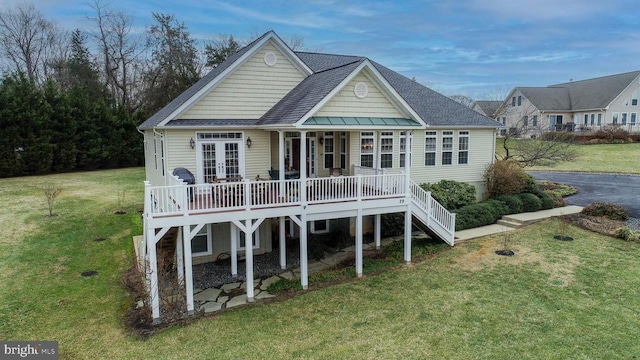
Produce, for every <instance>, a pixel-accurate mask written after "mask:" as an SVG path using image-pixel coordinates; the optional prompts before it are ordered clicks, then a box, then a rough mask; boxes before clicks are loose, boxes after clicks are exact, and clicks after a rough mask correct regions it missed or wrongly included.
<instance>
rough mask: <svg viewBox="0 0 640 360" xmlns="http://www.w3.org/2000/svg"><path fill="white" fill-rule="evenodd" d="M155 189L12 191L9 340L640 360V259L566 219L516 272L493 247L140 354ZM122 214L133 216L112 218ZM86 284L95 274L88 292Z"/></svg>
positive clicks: (449, 255) (95, 350) (137, 185)
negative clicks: (145, 196) (146, 245)
mask: <svg viewBox="0 0 640 360" xmlns="http://www.w3.org/2000/svg"><path fill="white" fill-rule="evenodd" d="M598 146H600V145H598ZM625 146H628V145H625ZM592 147H593V148H596V147H594V146H590V147H589V148H592ZM143 177H144V171H143V170H142V169H124V170H112V171H99V172H89V173H75V174H63V175H53V176H43V177H29V178H15V179H0V203H2V204H3V206H4V207H5V209H4V210H5V211H3V212H2V214H3V215H0V216H1V224H2V226H0V274H1V275H0V276H1V281H0V324H2V326H1V327H0V338H2V339H4V340H57V341H59V342H60V355H61V358H72V359H76V358H79V359H80V358H87V359H96V358H118V359H133V358H155V359H164V358H167V359H185V358H190V359H197V358H201V359H213V358H215V359H231V358H265V359H287V358H324V359H328V358H331V359H334V358H354V357H356V358H420V359H421V358H425V357H432V358H456V359H476V358H490V359H500V358H502V359H511V358H531V359H539V358H633V357H634V356H638V354H640V343H639V342H638V341H637V329H639V328H640V316H638V314H639V313H640V290H639V289H640V256H638V254H639V251H640V249H639V246H640V245H639V244H638V243H628V242H624V241H622V240H619V239H614V238H609V237H605V236H601V235H598V234H595V233H592V232H588V231H586V230H582V229H578V228H575V227H569V230H568V232H569V233H568V235H570V236H572V237H574V238H575V241H572V242H561V241H556V240H553V235H556V233H557V232H559V231H561V229H560V222H559V221H558V220H548V221H545V222H543V223H540V224H536V225H532V226H529V227H526V228H523V229H520V230H517V231H515V232H512V233H511V237H510V243H511V248H512V250H514V251H515V252H516V255H515V256H513V257H501V256H497V255H495V254H494V250H496V249H498V248H500V247H502V245H501V243H502V242H503V240H504V239H503V237H502V236H500V235H496V236H492V237H487V238H482V239H478V240H474V241H472V242H468V243H461V244H458V245H456V246H455V247H454V248H447V249H446V250H444V251H441V252H439V253H437V254H435V255H432V256H429V257H428V258H427V260H425V261H423V262H420V263H416V264H414V265H411V266H401V267H399V268H396V269H393V270H390V271H386V272H383V273H382V274H379V275H365V277H364V278H363V279H358V280H353V281H348V282H345V283H342V284H338V285H334V286H329V287H323V288H320V289H316V290H314V291H308V292H305V293H303V294H301V295H298V296H296V297H293V298H291V299H288V300H285V301H280V302H274V303H270V304H256V305H255V306H250V307H245V308H236V309H234V310H230V311H226V312H223V313H221V314H219V315H216V316H213V317H209V318H203V319H200V320H197V321H195V322H194V323H191V324H189V325H185V326H175V327H172V328H169V329H167V330H164V331H162V332H159V333H156V334H155V335H153V336H151V337H150V338H149V339H148V340H146V341H142V340H140V339H138V338H136V337H134V336H132V335H130V333H129V332H128V330H127V329H126V328H125V326H124V325H123V323H124V311H125V308H126V305H127V302H128V301H129V300H128V297H127V294H126V293H125V291H124V290H123V289H122V288H121V286H120V278H121V272H122V271H123V270H125V269H126V268H127V267H129V266H130V265H131V263H132V248H131V236H132V235H133V234H137V233H139V232H140V231H141V229H140V224H139V222H138V221H137V217H138V210H140V208H141V207H142V180H143ZM52 182H55V183H57V184H59V185H61V186H62V187H63V188H64V190H63V192H62V193H61V195H60V197H59V198H58V201H57V203H56V206H55V208H54V212H56V213H58V214H59V216H57V217H51V218H50V217H45V216H44V215H45V214H47V208H46V203H45V199H44V196H43V195H42V192H41V190H40V188H41V187H43V186H44V185H46V184H47V183H52ZM123 190H124V191H125V196H124V202H123V205H122V206H119V205H118V198H119V196H118V193H119V192H120V193H121V192H122V191H123ZM120 207H123V208H124V209H125V210H126V211H127V214H125V215H115V214H114V213H113V212H114V210H116V209H117V208H120ZM100 238H104V241H95V240H98V239H100ZM86 270H96V271H98V274H97V275H95V276H91V277H82V276H81V275H80V273H81V272H83V271H86ZM354 354H357V355H356V356H354Z"/></svg>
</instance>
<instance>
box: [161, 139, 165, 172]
mask: <svg viewBox="0 0 640 360" xmlns="http://www.w3.org/2000/svg"><path fill="white" fill-rule="evenodd" d="M160 166H162V176H164V175H165V174H164V136H162V135H160Z"/></svg>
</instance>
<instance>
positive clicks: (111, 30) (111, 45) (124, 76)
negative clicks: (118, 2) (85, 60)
mask: <svg viewBox="0 0 640 360" xmlns="http://www.w3.org/2000/svg"><path fill="white" fill-rule="evenodd" d="M91 7H92V8H93V10H94V11H95V17H93V18H90V19H89V20H91V21H93V22H94V24H95V25H96V27H97V29H96V33H95V36H94V39H95V41H96V43H97V47H98V48H99V51H100V55H99V56H100V63H101V68H102V71H101V73H102V76H103V77H104V80H105V83H106V84H107V87H108V89H109V91H110V93H111V95H112V96H113V98H114V99H116V101H117V102H118V103H119V104H120V105H123V106H124V107H125V108H126V109H128V110H129V111H135V110H136V109H137V108H138V107H139V106H140V101H139V97H138V96H137V95H138V93H137V89H139V88H141V87H140V83H141V81H142V68H143V66H144V62H143V58H144V53H145V51H146V47H145V42H144V36H143V35H142V34H135V33H134V32H133V19H132V18H131V17H130V16H128V15H126V14H125V13H124V12H121V11H114V10H112V9H111V8H109V7H108V6H107V5H104V4H103V3H101V0H95V1H94V3H93V4H92V5H91Z"/></svg>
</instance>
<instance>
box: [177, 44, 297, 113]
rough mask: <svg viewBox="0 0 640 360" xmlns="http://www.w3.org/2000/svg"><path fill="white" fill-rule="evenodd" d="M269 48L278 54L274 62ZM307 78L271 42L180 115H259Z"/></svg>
mask: <svg viewBox="0 0 640 360" xmlns="http://www.w3.org/2000/svg"><path fill="white" fill-rule="evenodd" d="M268 51H271V52H273V53H274V54H276V56H277V63H276V64H275V65H274V66H267V65H266V64H265V62H264V55H265V53H267V52H268ZM303 79H304V76H303V75H302V74H301V73H300V71H299V70H298V69H296V68H295V67H294V66H293V64H291V63H290V62H289V61H288V60H287V58H286V57H285V56H284V55H283V54H281V53H280V52H279V51H278V50H277V49H276V47H275V46H273V44H272V43H271V42H269V43H267V44H265V46H264V47H263V48H262V49H260V50H259V51H257V52H256V53H255V54H254V55H253V56H252V57H251V58H250V59H248V60H247V61H246V62H245V63H244V64H242V65H241V66H240V67H239V68H238V69H236V71H235V72H234V73H233V74H231V75H230V76H229V77H228V78H226V79H225V80H223V81H222V83H220V84H218V85H217V86H216V87H215V88H214V89H213V90H211V91H210V92H209V93H208V94H206V95H205V96H204V97H203V98H202V99H200V100H199V101H198V102H197V103H196V104H194V105H193V106H192V107H191V108H190V109H189V110H187V111H186V112H185V113H184V114H182V115H181V116H180V117H179V118H181V119H257V118H259V117H261V116H262V115H264V113H266V112H267V110H269V109H270V108H271V107H273V105H275V104H276V103H277V102H278V101H279V100H280V99H282V97H284V95H286V94H287V93H288V92H289V91H291V90H292V89H293V88H294V87H295V86H296V85H298V84H299V83H300V82H301V81H302V80H303Z"/></svg>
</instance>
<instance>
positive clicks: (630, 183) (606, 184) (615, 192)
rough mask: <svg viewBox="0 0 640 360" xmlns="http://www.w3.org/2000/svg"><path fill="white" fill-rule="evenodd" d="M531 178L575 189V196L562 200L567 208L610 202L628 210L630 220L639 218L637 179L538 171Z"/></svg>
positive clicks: (639, 196) (636, 177) (607, 175)
mask: <svg viewBox="0 0 640 360" xmlns="http://www.w3.org/2000/svg"><path fill="white" fill-rule="evenodd" d="M530 174H531V175H532V176H533V177H534V178H536V179H537V180H551V181H555V182H559V183H564V184H568V185H571V186H573V187H575V188H576V189H578V194H576V195H573V196H569V197H566V198H565V200H566V201H567V204H569V205H579V206H586V205H589V204H591V203H592V202H596V201H600V202H610V203H614V204H618V205H622V206H624V207H625V208H627V209H628V210H629V215H631V217H634V218H640V176H637V175H615V174H590V173H558V172H538V171H535V172H533V171H532V172H530Z"/></svg>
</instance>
